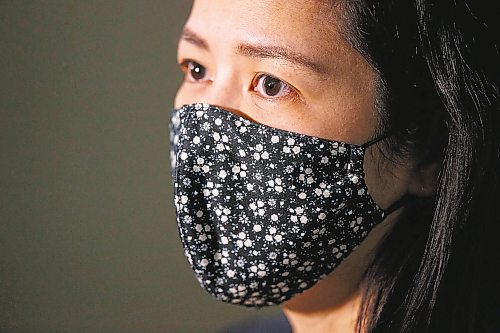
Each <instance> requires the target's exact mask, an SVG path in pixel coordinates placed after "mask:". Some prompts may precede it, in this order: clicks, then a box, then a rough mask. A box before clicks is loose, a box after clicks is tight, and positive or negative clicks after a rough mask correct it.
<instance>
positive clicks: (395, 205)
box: [381, 195, 410, 216]
mask: <svg viewBox="0 0 500 333" xmlns="http://www.w3.org/2000/svg"><path fill="white" fill-rule="evenodd" d="M408 201H410V196H408V195H403V196H402V197H401V198H399V199H398V200H396V202H394V203H393V204H392V205H390V206H389V207H388V208H386V209H382V208H381V209H382V211H383V212H384V216H388V215H390V214H392V213H394V211H396V210H398V209H399V208H401V207H403V206H404V205H406V204H407V203H408Z"/></svg>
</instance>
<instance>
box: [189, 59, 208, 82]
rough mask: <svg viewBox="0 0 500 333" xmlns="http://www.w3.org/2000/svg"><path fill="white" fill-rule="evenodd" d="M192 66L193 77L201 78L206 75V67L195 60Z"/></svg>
mask: <svg viewBox="0 0 500 333" xmlns="http://www.w3.org/2000/svg"><path fill="white" fill-rule="evenodd" d="M190 67H191V76H192V77H193V79H195V80H201V79H203V78H204V77H205V74H206V71H207V70H206V69H205V67H203V66H202V65H200V64H197V63H195V62H193V63H192V64H191V66H190Z"/></svg>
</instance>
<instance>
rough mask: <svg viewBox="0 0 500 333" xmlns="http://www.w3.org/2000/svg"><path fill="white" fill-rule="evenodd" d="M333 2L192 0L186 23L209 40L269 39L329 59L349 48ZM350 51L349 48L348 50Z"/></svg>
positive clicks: (248, 40)
mask: <svg viewBox="0 0 500 333" xmlns="http://www.w3.org/2000/svg"><path fill="white" fill-rule="evenodd" d="M331 3H333V1H327V0H325V1H320V0H313V1H298V0H254V1H248V0H246V1H245V0H215V1H214V0H195V2H194V6H193V10H192V12H191V15H190V18H189V20H188V23H187V24H186V26H187V27H189V28H190V29H191V30H193V31H195V32H197V33H199V34H201V35H203V36H204V37H205V38H206V39H207V40H209V42H211V43H213V42H217V41H220V42H224V43H237V42H241V41H245V42H262V41H264V42H270V43H273V44H281V45H283V46H288V47H292V48H294V49H296V50H298V51H301V52H305V53H309V54H312V55H314V57H315V58H322V59H323V60H324V61H329V60H330V59H331V57H332V52H339V51H340V52H346V51H347V50H350V47H349V46H348V45H347V43H346V42H345V41H344V40H343V38H342V36H341V34H340V33H339V31H340V30H339V28H338V27H339V26H340V22H339V21H338V19H337V15H335V10H334V8H335V7H334V5H331ZM350 51H351V50H350Z"/></svg>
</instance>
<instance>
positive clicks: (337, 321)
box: [282, 214, 397, 333]
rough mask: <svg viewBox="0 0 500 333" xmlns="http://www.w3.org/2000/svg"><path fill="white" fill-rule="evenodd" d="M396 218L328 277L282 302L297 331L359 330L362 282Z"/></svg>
mask: <svg viewBox="0 0 500 333" xmlns="http://www.w3.org/2000/svg"><path fill="white" fill-rule="evenodd" d="M391 215H397V214H391ZM393 217H394V216H388V217H387V219H386V220H385V221H384V222H383V223H381V224H379V225H378V226H377V227H375V228H374V229H373V230H372V231H371V232H370V234H369V235H368V236H367V238H366V239H365V240H364V241H363V242H362V243H361V245H359V246H358V248H357V249H356V250H355V251H354V252H352V253H351V254H350V255H349V256H348V257H347V258H346V259H345V260H344V261H343V262H342V263H341V264H340V266H338V267H337V268H336V269H335V270H334V271H333V272H332V273H330V274H329V275H328V276H327V277H325V278H324V279H322V280H321V281H319V282H318V283H316V284H315V285H314V286H313V287H312V288H310V289H308V290H306V291H305V292H303V293H301V294H299V295H297V296H295V297H294V298H292V299H291V300H290V301H288V302H286V303H284V304H283V305H282V309H283V312H284V313H285V315H286V316H287V318H288V320H289V322H290V324H291V326H292V329H293V332H294V333H312V332H314V333H323V332H325V333H326V332H342V333H353V332H356V324H357V320H358V313H359V310H360V306H361V298H362V296H363V290H362V288H361V287H360V284H361V281H362V278H363V275H364V273H365V271H366V269H367V267H368V265H369V264H370V262H371V260H372V258H373V255H374V253H375V250H376V248H377V245H378V244H379V243H380V242H381V240H382V237H383V236H384V235H385V234H386V233H387V231H388V230H389V228H390V226H392V223H390V221H391V220H393Z"/></svg>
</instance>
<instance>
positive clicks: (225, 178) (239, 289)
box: [170, 104, 387, 307]
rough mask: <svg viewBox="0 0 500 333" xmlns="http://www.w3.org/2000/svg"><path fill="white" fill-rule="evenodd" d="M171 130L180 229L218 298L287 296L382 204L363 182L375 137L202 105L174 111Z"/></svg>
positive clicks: (345, 248)
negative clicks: (338, 135)
mask: <svg viewBox="0 0 500 333" xmlns="http://www.w3.org/2000/svg"><path fill="white" fill-rule="evenodd" d="M170 129H171V132H170V133H171V134H170V140H171V161H172V173H173V179H174V189H175V207H176V210H177V224H178V227H179V233H180V237H181V240H182V243H183V246H184V250H185V254H186V256H187V258H188V260H189V263H190V265H191V267H192V269H193V271H194V273H195V275H196V277H197V278H198V280H199V282H200V284H201V285H202V287H203V288H204V289H206V290H207V291H208V292H209V293H210V294H212V295H213V296H215V297H216V298H217V299H219V300H222V301H225V302H229V303H234V304H240V305H245V306H257V307H260V306H266V305H274V304H279V303H282V302H284V301H286V300H288V299H290V298H291V297H293V296H294V295H296V294H298V293H300V292H302V291H304V290H306V289H308V288H310V287H312V286H313V285H314V284H315V283H316V282H317V281H318V280H320V279H321V278H322V277H324V276H326V275H327V274H328V273H330V272H331V271H332V270H333V269H334V268H335V267H337V266H338V265H339V264H340V263H341V262H342V260H343V259H345V258H346V257H347V256H348V255H349V254H350V253H351V252H352V251H353V250H354V249H355V248H356V247H357V246H358V245H359V244H360V243H361V242H362V241H363V239H364V238H365V237H366V235H367V234H368V232H369V231H370V230H371V229H372V228H373V227H374V226H375V225H377V224H378V223H380V222H381V221H382V220H383V219H384V215H385V214H386V213H387V212H386V213H384V211H383V210H382V209H380V208H379V207H377V205H376V204H375V202H374V201H373V199H372V198H371V196H370V194H369V193H368V190H367V187H366V184H365V181H364V172H363V159H364V154H365V150H366V148H367V147H368V146H369V145H371V144H373V143H374V142H375V141H373V142H370V143H368V144H365V145H362V146H358V145H352V144H346V143H342V142H336V141H329V140H324V139H320V138H317V137H311V136H307V135H303V134H298V133H293V132H288V131H284V130H280V129H276V128H272V127H269V126H266V125H263V124H258V123H255V122H252V121H250V120H248V119H245V118H242V117H240V116H237V115H235V114H233V113H231V112H229V111H226V110H223V109H220V108H218V107H215V106H210V105H207V104H193V105H187V106H184V107H182V108H180V109H177V110H174V111H173V113H172V119H171V128H170ZM377 141H378V140H377Z"/></svg>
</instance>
